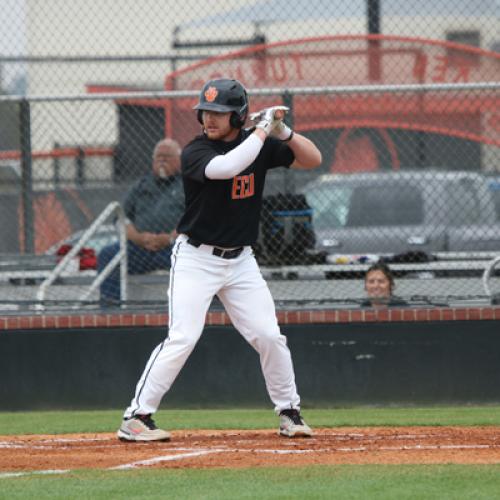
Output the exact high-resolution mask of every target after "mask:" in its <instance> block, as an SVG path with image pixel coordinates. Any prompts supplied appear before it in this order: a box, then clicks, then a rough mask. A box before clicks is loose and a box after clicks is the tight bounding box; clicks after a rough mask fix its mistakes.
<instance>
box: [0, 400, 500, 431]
mask: <svg viewBox="0 0 500 500" xmlns="http://www.w3.org/2000/svg"><path fill="white" fill-rule="evenodd" d="M303 414H304V417H305V418H306V420H307V422H308V423H309V424H310V425H312V426H314V427H341V426H395V425H401V426H407V425H459V426H460V425H500V406H457V407H425V408H416V407H383V408H379V407H355V408H331V409H321V410H320V409H309V410H308V409H305V410H304V411H303ZM121 416H122V410H107V411H44V412H0V435H7V434H63V433H70V432H113V431H115V430H116V429H117V427H118V425H119V422H120V419H121ZM155 419H156V421H157V424H159V426H162V427H165V428H167V429H169V430H179V429H266V428H273V427H275V426H276V425H277V418H276V416H275V414H274V412H273V411H272V410H271V409H266V410H263V409H244V410H242V409H227V410H221V409H217V410H206V409H203V410H201V409H200V410H160V411H159V412H158V413H157V414H156V416H155Z"/></svg>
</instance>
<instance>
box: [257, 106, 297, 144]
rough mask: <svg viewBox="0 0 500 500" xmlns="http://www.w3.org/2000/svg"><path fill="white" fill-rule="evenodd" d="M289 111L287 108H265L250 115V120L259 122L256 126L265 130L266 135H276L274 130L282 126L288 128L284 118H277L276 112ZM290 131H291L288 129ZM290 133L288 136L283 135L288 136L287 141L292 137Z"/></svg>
mask: <svg viewBox="0 0 500 500" xmlns="http://www.w3.org/2000/svg"><path fill="white" fill-rule="evenodd" d="M288 110H289V108H287V107H286V106H272V107H270V108H264V109H262V110H261V111H257V112H256V113H252V114H251V115H250V120H251V121H253V122H257V124H256V125H255V126H256V128H260V129H261V130H263V131H264V132H265V133H266V135H269V134H270V133H272V134H273V135H275V133H274V130H275V128H276V127H277V126H279V125H280V124H281V125H284V126H285V127H286V125H285V124H284V123H283V121H282V118H276V117H275V114H276V111H284V112H285V113H286V112H287V111H288ZM287 128H288V127H287ZM288 130H290V129H289V128H288ZM290 132H291V131H290ZM290 132H289V133H288V134H285V133H283V135H284V136H285V135H286V137H285V139H288V136H290ZM282 140H283V139H282Z"/></svg>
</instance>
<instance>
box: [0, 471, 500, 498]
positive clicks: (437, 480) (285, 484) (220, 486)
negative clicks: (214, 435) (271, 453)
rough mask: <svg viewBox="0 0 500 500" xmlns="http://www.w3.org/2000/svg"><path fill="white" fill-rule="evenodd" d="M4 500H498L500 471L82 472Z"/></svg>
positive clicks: (28, 481) (24, 486) (16, 481)
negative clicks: (119, 499)
mask: <svg viewBox="0 0 500 500" xmlns="http://www.w3.org/2000/svg"><path fill="white" fill-rule="evenodd" d="M0 498H2V499H3V498H8V499H9V500H11V499H17V498H23V499H24V498H38V499H45V498H50V499H71V498H88V499H93V500H94V499H101V498H102V499H106V500H109V499H114V498H127V499H134V498H147V499H148V500H149V499H156V498H158V499H159V498H162V499H165V498H167V499H170V498H172V499H174V498H175V499H184V498H186V499H190V500H191V499H231V500H234V499H295V498H297V499H301V500H304V499H320V498H321V499H322V498H325V499H326V498H328V499H330V498H335V499H363V500H364V499H373V500H378V499H380V500H402V499H425V500H428V499H439V500H447V499H450V500H451V499H474V500H481V499H485V500H486V499H488V500H491V499H495V498H500V465H489V466H485V465H470V466H465V465H436V466H430V465H402V466H392V465H361V466H354V465H337V466H313V467H301V468H254V469H239V470H238V469H236V470H229V469H218V470H214V469H209V470H193V469H191V470H182V469H181V470H176V469H170V470H148V471H129V472H104V471H92V472H90V471H78V472H74V473H71V474H67V475H60V476H29V477H21V478H11V479H0Z"/></svg>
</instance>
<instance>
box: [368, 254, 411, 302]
mask: <svg viewBox="0 0 500 500" xmlns="http://www.w3.org/2000/svg"><path fill="white" fill-rule="evenodd" d="M395 286H396V285H395V283H394V277H393V275H392V272H391V270H390V269H389V266H388V265H387V264H384V263H383V262H377V263H376V264H373V265H372V266H370V267H369V268H368V271H366V274H365V290H366V294H367V295H368V297H367V298H366V299H365V300H363V302H361V306H362V307H387V306H406V305H408V304H407V302H406V301H404V300H403V299H401V298H399V297H396V296H394V295H393V294H392V292H393V290H394V288H395Z"/></svg>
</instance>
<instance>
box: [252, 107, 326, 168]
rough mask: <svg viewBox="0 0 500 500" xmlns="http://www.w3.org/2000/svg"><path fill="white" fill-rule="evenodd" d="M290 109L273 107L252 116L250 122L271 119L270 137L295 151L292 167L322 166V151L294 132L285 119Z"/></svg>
mask: <svg viewBox="0 0 500 500" xmlns="http://www.w3.org/2000/svg"><path fill="white" fill-rule="evenodd" d="M288 111H289V108H287V107H286V106H272V107H270V108H265V109H263V110H261V111H257V112H256V113H252V114H251V115H250V120H252V121H258V120H262V118H263V117H270V120H272V121H271V123H270V125H271V131H270V135H271V136H272V137H275V138H276V139H279V140H280V141H282V142H284V143H286V144H287V146H289V147H290V149H291V150H292V151H293V154H294V156H295V160H294V161H293V163H292V164H291V165H290V166H291V167H293V168H302V169H309V168H315V167H318V166H319V165H321V161H322V157H321V151H320V150H319V149H318V148H317V147H316V145H315V144H314V142H312V141H311V140H310V139H308V138H307V137H305V136H303V135H301V134H298V133H297V132H295V131H293V130H292V129H291V128H290V127H289V126H288V125H287V124H286V123H285V122H284V118H285V115H286V113H287V112H288Z"/></svg>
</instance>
